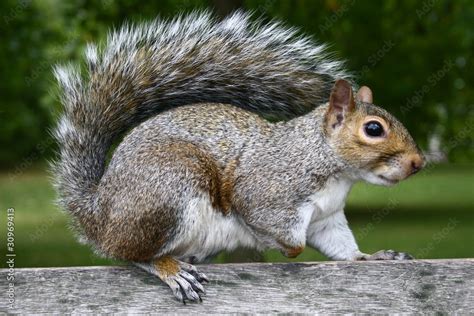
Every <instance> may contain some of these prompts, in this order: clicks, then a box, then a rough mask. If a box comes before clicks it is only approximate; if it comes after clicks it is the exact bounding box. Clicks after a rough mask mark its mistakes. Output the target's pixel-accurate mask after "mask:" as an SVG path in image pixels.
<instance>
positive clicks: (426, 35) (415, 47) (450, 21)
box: [0, 0, 474, 167]
mask: <svg viewBox="0 0 474 316" xmlns="http://www.w3.org/2000/svg"><path fill="white" fill-rule="evenodd" d="M218 2H219V0H214V1H209V0H208V1H206V0H200V1H192V0H176V1H173V0H161V1H159V2H158V1H157V2H145V1H138V0H120V1H114V0H102V1H92V0H78V1H71V2H69V1H60V0H43V1H39V0H37V1H29V0H19V1H13V0H3V1H1V2H0V12H2V20H1V22H0V34H1V39H2V41H1V42H0V47H1V49H0V65H1V67H0V69H1V71H0V80H1V82H2V84H1V85H0V96H1V99H0V104H1V108H0V122H1V124H0V140H1V143H2V145H3V146H2V150H1V151H0V166H2V167H12V166H17V165H18V164H19V163H21V162H22V161H27V162H34V160H35V158H39V157H46V158H47V157H48V156H49V155H51V152H52V149H53V147H54V145H53V143H52V141H51V139H50V136H49V132H48V131H49V129H50V128H51V127H52V125H53V124H54V120H55V113H56V110H58V109H59V104H58V100H57V98H56V97H55V95H56V93H55V90H56V85H55V83H54V80H53V78H52V75H51V70H52V66H53V65H54V64H56V63H62V62H69V61H71V60H72V61H79V60H81V58H82V57H81V56H82V51H83V49H84V47H85V45H86V43H87V42H90V41H97V40H100V39H103V38H104V37H105V35H106V34H107V31H108V30H109V28H110V27H118V26H120V25H121V24H122V23H123V22H125V21H143V20H149V19H152V18H154V17H156V16H161V17H165V18H169V17H173V16H175V15H176V14H178V13H181V12H188V11H190V10H193V9H197V8H199V9H203V8H208V7H210V6H212V5H215V4H216V3H218ZM234 3H236V4H241V3H242V1H234ZM221 7H226V6H221ZM230 7H231V6H230ZM243 7H244V8H245V9H248V10H253V11H254V12H255V17H256V18H262V19H264V20H269V19H271V18H274V17H275V18H278V19H281V20H283V21H285V24H287V25H293V26H297V27H299V28H301V30H302V32H304V33H306V34H310V35H312V36H313V37H314V38H315V39H317V40H319V41H322V42H327V43H329V44H330V46H331V50H332V51H334V53H335V56H337V57H338V58H343V59H345V60H347V67H348V69H349V70H351V71H352V72H353V73H354V74H355V75H356V78H357V82H359V83H360V84H364V85H368V86H370V87H371V88H372V89H373V90H374V94H375V102H376V103H377V104H380V105H383V106H384V107H385V108H387V109H388V110H389V111H391V112H393V113H394V114H395V115H396V116H397V117H399V118H400V119H401V120H402V121H403V122H404V123H405V124H406V126H407V127H408V129H409V130H410V131H411V132H412V133H413V134H414V136H415V138H416V139H417V141H418V142H419V143H420V144H422V146H423V147H424V148H427V145H428V139H429V137H431V136H433V135H437V137H438V138H440V139H441V140H442V142H441V144H442V148H443V149H444V150H445V151H446V152H447V153H448V154H449V157H450V159H451V160H452V161H458V162H462V161H472V159H473V158H474V150H473V143H474V136H473V134H474V133H473V129H474V89H472V87H473V86H474V71H473V70H474V67H473V60H472V57H473V56H472V55H473V53H474V3H473V2H471V1H468V0H461V1H449V0H425V1H408V0H407V1H395V0H389V1H384V2H373V1H368V0H348V1H342V0H326V1H312V0H298V1H285V0H265V1H261V0H246V1H243ZM32 157H33V158H32Z"/></svg>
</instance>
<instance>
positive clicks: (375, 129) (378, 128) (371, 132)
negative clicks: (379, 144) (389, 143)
mask: <svg viewBox="0 0 474 316" xmlns="http://www.w3.org/2000/svg"><path fill="white" fill-rule="evenodd" d="M364 131H365V134H366V135H367V136H370V137H380V136H383V135H384V134H385V132H384V130H383V126H382V124H380V123H379V122H377V121H370V122H367V123H365V126H364Z"/></svg>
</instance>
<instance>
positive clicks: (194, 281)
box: [135, 256, 209, 304]
mask: <svg viewBox="0 0 474 316" xmlns="http://www.w3.org/2000/svg"><path fill="white" fill-rule="evenodd" d="M135 265H137V266H138V267H140V268H142V269H144V270H145V271H148V272H150V273H151V274H153V275H156V276H157V277H159V278H160V279H161V280H162V281H163V282H164V283H166V284H167V285H168V286H169V287H170V289H171V291H172V292H173V295H174V296H175V297H176V298H177V299H178V300H179V301H181V302H183V303H185V304H186V301H192V302H197V301H200V302H202V296H204V295H206V291H205V290H204V287H203V286H202V283H203V284H204V283H207V282H209V280H208V278H207V277H206V275H205V274H204V273H200V272H199V271H198V270H197V269H196V267H194V266H193V265H191V264H189V263H185V262H181V261H179V260H176V259H175V258H173V257H170V256H165V257H162V258H159V259H155V260H153V261H152V262H149V263H142V262H135Z"/></svg>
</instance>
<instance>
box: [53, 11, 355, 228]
mask: <svg viewBox="0 0 474 316" xmlns="http://www.w3.org/2000/svg"><path fill="white" fill-rule="evenodd" d="M86 61H87V71H86V73H85V74H83V73H81V72H80V71H79V70H78V69H77V68H75V67H73V66H67V67H58V68H56V71H55V75H56V78H57V80H58V81H59V83H60V85H61V87H62V103H63V105H64V112H63V114H62V116H61V118H60V121H59V124H58V127H57V129H56V131H55V136H56V138H57V140H58V142H59V157H58V160H57V161H56V162H55V163H54V172H55V175H56V178H57V186H58V191H59V197H60V201H61V202H62V204H63V205H64V207H65V208H66V209H67V210H68V211H70V212H71V213H73V214H74V215H77V216H78V217H79V218H80V219H81V218H83V219H86V217H87V216H86V214H90V215H91V216H93V214H94V213H95V212H96V211H97V210H96V209H95V207H94V205H95V203H94V198H93V197H94V192H95V188H96V186H97V185H98V183H99V181H100V178H101V177H102V174H103V172H104V168H105V161H106V155H107V152H108V151H109V148H110V146H111V144H112V142H113V141H114V139H115V138H116V137H117V136H118V135H120V134H121V133H122V132H124V131H125V130H127V129H129V128H131V127H133V126H135V125H136V124H138V123H139V122H141V121H142V120H144V119H146V118H148V117H150V116H152V115H154V114H156V113H158V112H159V111H163V110H165V109H168V108H174V107H177V106H180V105H184V104H190V103H197V102H220V103H229V104H233V105H236V106H239V107H242V108H245V109H249V110H253V111H256V112H259V113H261V114H264V115H267V116H270V117H281V118H284V117H290V116H292V115H295V114H299V113H302V112H305V111H308V110H310V109H311V108H312V107H314V106H316V105H318V104H319V103H320V102H321V101H324V100H327V98H328V96H329V93H330V89H331V87H332V85H333V83H334V81H335V79H336V78H347V75H346V74H345V73H344V72H343V71H342V65H341V63H340V62H337V61H333V60H331V59H330V58H328V56H327V54H326V52H325V47H324V46H323V45H318V44H315V43H314V42H313V41H311V40H310V39H309V38H307V37H303V36H298V35H297V32H296V30H294V29H291V28H286V27H283V26H281V25H280V24H279V23H274V22H272V23H269V24H261V23H258V22H251V21H250V17H249V15H248V14H244V13H239V12H238V13H235V14H233V15H232V16H230V17H228V18H226V19H225V20H223V21H222V22H216V21H214V20H213V18H212V17H211V15H210V14H208V13H194V14H191V15H188V16H185V17H178V18H176V19H174V20H172V21H168V22H163V21H159V20H157V21H155V22H152V23H149V24H143V25H135V26H130V25H129V26H125V27H123V28H121V29H120V30H118V31H116V32H113V33H111V34H110V35H109V36H108V38H107V40H106V42H105V45H103V46H100V47H97V46H93V45H90V46H88V48H87V51H86Z"/></svg>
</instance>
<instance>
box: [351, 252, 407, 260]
mask: <svg viewBox="0 0 474 316" xmlns="http://www.w3.org/2000/svg"><path fill="white" fill-rule="evenodd" d="M412 259H414V258H413V256H411V255H410V254H408V253H406V252H398V251H393V250H380V251H377V252H376V253H374V254H372V255H367V254H363V255H361V256H360V257H359V258H357V260H412Z"/></svg>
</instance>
